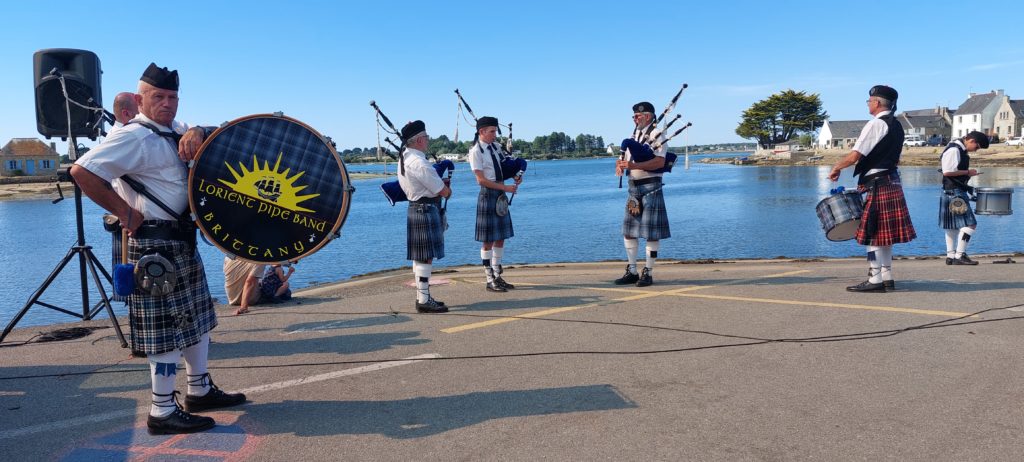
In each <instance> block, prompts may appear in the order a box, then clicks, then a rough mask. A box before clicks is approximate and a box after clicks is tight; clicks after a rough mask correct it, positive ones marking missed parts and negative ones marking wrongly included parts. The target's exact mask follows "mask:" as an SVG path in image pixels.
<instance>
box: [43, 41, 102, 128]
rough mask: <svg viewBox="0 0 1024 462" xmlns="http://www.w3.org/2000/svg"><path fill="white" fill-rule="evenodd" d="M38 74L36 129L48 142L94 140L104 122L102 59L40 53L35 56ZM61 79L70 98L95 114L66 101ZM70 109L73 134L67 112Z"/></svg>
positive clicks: (79, 53) (61, 51)
mask: <svg viewBox="0 0 1024 462" xmlns="http://www.w3.org/2000/svg"><path fill="white" fill-rule="evenodd" d="M32 64H33V66H32V67H33V71H34V72H35V79H34V83H35V92H36V128H37V129H38V130H39V134H40V135H43V136H45V137H47V138H50V137H51V136H57V137H60V138H61V139H66V138H67V137H68V134H69V133H70V135H71V136H82V137H88V138H89V139H92V140H95V139H96V137H97V136H98V135H99V131H100V129H101V128H102V126H101V124H102V122H103V111H102V109H103V98H102V90H101V89H100V75H101V74H102V73H103V71H102V70H101V69H100V58H99V57H98V56H96V53H93V52H91V51H86V50H75V49H71V48H50V49H47V50H39V51H37V52H35V54H34V55H33V56H32ZM60 76H63V77H64V83H65V86H66V87H67V92H68V98H69V99H71V100H72V101H75V102H77V103H78V104H81V105H82V106H88V107H95V108H98V109H100V110H99V111H93V110H89V109H85V108H83V107H80V106H77V105H75V104H74V103H67V102H66V101H64V91H63V90H62V89H61V84H60ZM69 107H70V113H71V119H70V131H69V130H68V128H69V127H68V124H69V121H68V109H69Z"/></svg>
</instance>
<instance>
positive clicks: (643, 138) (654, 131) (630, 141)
mask: <svg viewBox="0 0 1024 462" xmlns="http://www.w3.org/2000/svg"><path fill="white" fill-rule="evenodd" d="M687 86H688V85H687V84H685V83H684V84H683V86H682V88H680V89H679V92H677V93H676V95H675V96H673V97H672V101H670V102H669V104H668V106H666V107H665V109H664V110H663V111H662V112H661V115H659V116H658V118H657V119H655V120H654V121H653V122H651V124H650V125H648V126H647V127H646V128H641V127H637V128H636V129H635V130H634V132H633V137H632V138H626V139H624V140H622V144H621V145H620V150H621V154H620V155H621V157H620V158H621V159H622V160H625V158H626V151H627V150H628V151H629V154H630V156H631V157H632V159H633V161H634V162H646V161H649V160H651V159H654V157H655V154H654V153H655V152H657V151H658V150H660V149H661V148H662V147H663V146H665V145H666V144H668V142H669V141H670V140H672V138H675V137H676V136H677V135H679V134H680V133H682V132H683V130H686V129H687V128H689V127H690V126H692V125H693V123H692V122H687V123H686V125H683V126H682V127H681V128H679V129H678V130H676V131H675V132H673V133H672V134H671V135H668V136H665V137H664V138H662V136H663V135H664V134H665V133H667V132H668V130H669V128H671V127H672V124H674V123H676V121H677V120H679V119H680V118H682V115H680V114H676V116H675V117H673V118H672V119H671V120H668V121H667V122H665V124H664V125H662V126H661V127H659V126H658V125H659V124H661V123H662V122H663V121H664V120H665V116H667V115H668V114H669V113H670V112H672V110H673V109H675V107H676V103H677V102H679V97H680V96H682V95H683V90H686V87H687ZM677 158H678V156H677V155H676V154H675V153H673V152H667V153H665V165H663V166H662V167H661V168H659V169H657V170H651V172H652V173H669V172H671V171H672V167H673V166H675V163H676V159H677ZM628 174H629V172H628V171H626V172H625V173H624V175H623V176H626V175H628ZM619 187H620V188H621V187H622V177H619Z"/></svg>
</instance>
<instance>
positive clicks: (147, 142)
mask: <svg viewBox="0 0 1024 462" xmlns="http://www.w3.org/2000/svg"><path fill="white" fill-rule="evenodd" d="M133 120H137V121H142V122H146V123H149V124H151V125H153V126H155V127H157V128H158V129H159V130H160V131H164V132H171V131H172V129H171V128H168V127H165V126H162V125H160V124H157V123H156V122H154V121H152V120H151V119H149V118H148V117H146V116H144V115H142V114H141V113H140V114H139V115H138V116H136V117H135V119H133ZM172 125H173V126H174V130H173V131H174V132H176V133H178V134H182V133H185V130H187V128H188V127H187V126H186V125H184V124H181V123H179V122H177V121H175V122H173V123H172ZM75 164H77V165H78V166H80V167H82V168H84V169H86V170H88V171H90V172H92V173H94V174H95V175H96V176H98V177H100V178H103V179H104V180H106V181H108V182H112V181H113V180H115V179H117V178H120V177H121V176H123V175H130V176H131V177H132V178H134V179H136V180H138V181H139V182H140V183H142V184H144V185H145V186H146V189H147V190H148V191H149V192H151V193H152V194H153V195H154V196H156V197H157V198H158V199H160V200H161V201H162V202H163V203H164V204H166V205H167V206H168V207H170V208H171V209H172V210H180V211H185V209H186V206H187V203H188V194H187V191H186V189H187V187H188V168H187V167H186V165H185V163H184V162H182V161H181V159H179V158H178V147H177V146H176V145H175V144H174V143H173V141H171V140H170V139H169V138H165V137H162V136H160V135H157V134H156V133H153V131H152V130H150V129H148V128H146V127H144V126H142V125H141V124H133V123H130V124H127V125H125V126H124V127H121V128H119V129H117V130H115V131H113V132H112V133H111V134H110V136H108V137H107V139H105V140H103V142H102V143H100V144H99V146H96V147H95V148H93V149H91V150H90V151H89V152H87V153H85V155H83V156H82V157H80V158H78V160H77V161H76V162H75ZM115 191H116V192H117V194H118V195H119V196H121V198H122V199H124V200H125V202H127V203H128V205H129V206H131V207H132V208H133V209H135V210H138V211H140V212H142V214H143V215H145V217H146V219H158V220H176V219H177V217H174V216H171V215H170V214H168V213H167V212H165V211H164V210H163V209H161V208H160V207H159V206H157V205H156V204H155V203H153V201H151V200H149V199H147V198H146V197H144V196H142V195H141V194H139V193H137V192H135V190H133V189H131V188H129V187H126V185H118V187H116V188H115Z"/></svg>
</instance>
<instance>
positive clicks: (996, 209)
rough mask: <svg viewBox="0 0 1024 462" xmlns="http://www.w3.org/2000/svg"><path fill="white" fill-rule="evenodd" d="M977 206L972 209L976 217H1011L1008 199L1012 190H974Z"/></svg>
mask: <svg viewBox="0 0 1024 462" xmlns="http://www.w3.org/2000/svg"><path fill="white" fill-rule="evenodd" d="M974 193H975V194H977V198H978V205H977V206H976V207H975V208H974V213H975V214H976V215H1012V214H1013V208H1012V207H1011V204H1010V199H1011V198H1012V197H1013V188H974Z"/></svg>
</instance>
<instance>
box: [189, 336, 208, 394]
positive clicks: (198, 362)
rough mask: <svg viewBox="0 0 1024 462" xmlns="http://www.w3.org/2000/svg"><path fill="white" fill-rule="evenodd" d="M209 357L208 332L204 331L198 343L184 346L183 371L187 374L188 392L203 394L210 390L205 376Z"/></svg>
mask: <svg viewBox="0 0 1024 462" xmlns="http://www.w3.org/2000/svg"><path fill="white" fill-rule="evenodd" d="M209 357H210V334H209V333H206V334H203V336H202V337H201V338H200V339H199V343H197V344H195V345H192V346H190V347H188V348H185V373H186V374H188V394H190V395H192V396H204V395H206V394H207V393H209V392H210V382H209V380H207V378H206V375H207V374H206V373H207V369H206V363H207V359H208V358H209Z"/></svg>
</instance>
